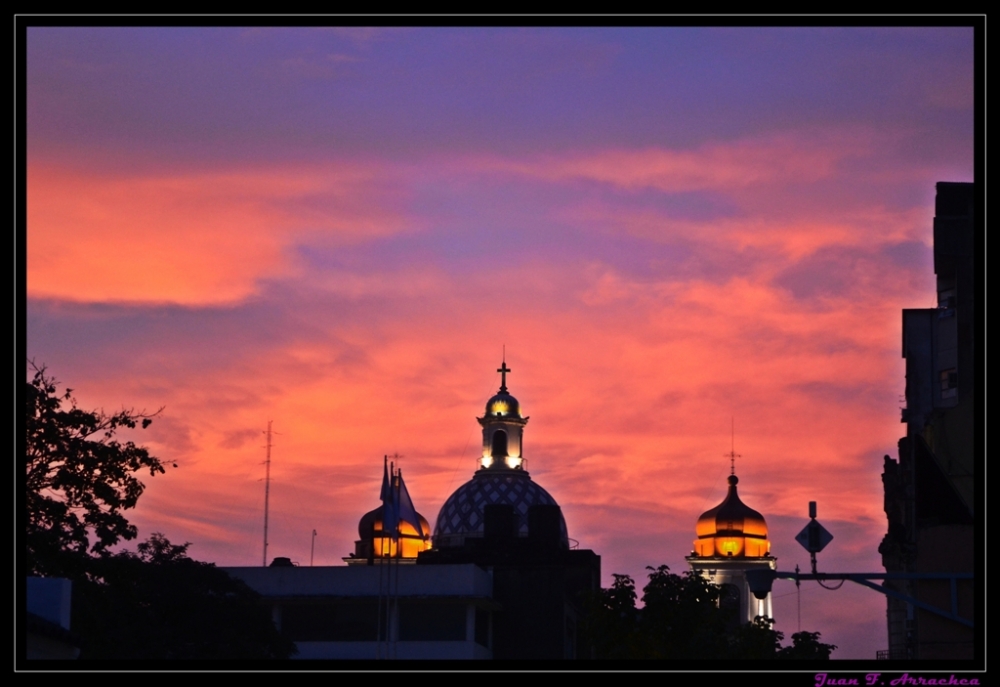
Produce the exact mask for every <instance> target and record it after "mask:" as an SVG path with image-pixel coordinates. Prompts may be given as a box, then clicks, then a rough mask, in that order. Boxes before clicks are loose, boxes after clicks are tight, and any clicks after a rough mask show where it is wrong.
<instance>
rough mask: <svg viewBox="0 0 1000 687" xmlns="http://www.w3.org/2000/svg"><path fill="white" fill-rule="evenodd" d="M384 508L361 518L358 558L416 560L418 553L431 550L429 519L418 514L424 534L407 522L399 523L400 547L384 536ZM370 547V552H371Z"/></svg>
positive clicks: (381, 507)
mask: <svg viewBox="0 0 1000 687" xmlns="http://www.w3.org/2000/svg"><path fill="white" fill-rule="evenodd" d="M383 512H384V507H383V506H379V507H378V508H376V509H375V510H370V511H368V512H367V513H365V514H364V515H363V516H361V520H360V521H359V522H358V537H359V540H358V542H357V544H356V546H357V548H356V551H355V555H354V556H355V557H356V558H367V557H368V556H369V555H371V556H372V557H374V558H416V557H417V553H419V552H420V551H426V550H427V549H429V548H431V537H430V532H431V526H430V523H428V522H427V518H425V517H424V516H422V515H421V514H420V513H417V517H418V518H419V519H420V527H421V529H422V530H423V534H421V533H420V532H417V530H416V528H414V527H413V525H411V524H410V523H408V522H406V521H405V520H400V521H399V545H398V546H397V543H396V542H395V541H393V539H392V538H391V537H390V536H388V535H383V533H382V532H383V530H382V514H383ZM369 547H370V550H369Z"/></svg>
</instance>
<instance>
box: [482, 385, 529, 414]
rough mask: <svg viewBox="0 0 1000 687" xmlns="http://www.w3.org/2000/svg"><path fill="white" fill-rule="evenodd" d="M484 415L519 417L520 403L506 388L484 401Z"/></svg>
mask: <svg viewBox="0 0 1000 687" xmlns="http://www.w3.org/2000/svg"><path fill="white" fill-rule="evenodd" d="M486 415H487V416H490V417H521V404H520V403H518V402H517V399H516V398H514V397H513V396H511V395H510V394H509V393H507V390H506V389H503V390H501V391H500V392H498V393H497V394H495V395H494V396H493V397H492V398H490V400H488V401H487V402H486Z"/></svg>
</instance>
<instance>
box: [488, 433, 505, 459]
mask: <svg viewBox="0 0 1000 687" xmlns="http://www.w3.org/2000/svg"><path fill="white" fill-rule="evenodd" d="M490 455H492V456H493V457H494V458H506V457H507V432H505V431H503V430H502V429H498V430H497V431H495V432H493V450H492V451H491V452H490Z"/></svg>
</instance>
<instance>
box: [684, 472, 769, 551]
mask: <svg viewBox="0 0 1000 687" xmlns="http://www.w3.org/2000/svg"><path fill="white" fill-rule="evenodd" d="M738 482H739V478H738V477H736V475H730V476H729V493H728V494H726V498H725V499H724V500H723V501H722V503H720V504H719V505H718V506H716V507H715V508H713V509H711V510H709V511H706V512H705V513H703V514H702V516H701V517H700V518H698V523H697V525H695V533H696V534H697V535H698V538H697V539H695V541H694V555H695V556H702V557H726V558H728V557H739V558H761V557H765V556H769V555H770V550H771V544H770V542H768V540H767V524H766V523H765V522H764V516H763V515H761V514H760V513H758V512H757V511H755V510H754V509H753V508H750V507H749V506H747V505H746V504H745V503H743V502H742V501H740V497H739V495H738V494H737V493H736V484H737V483H738Z"/></svg>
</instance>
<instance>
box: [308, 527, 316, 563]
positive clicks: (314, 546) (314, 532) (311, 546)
mask: <svg viewBox="0 0 1000 687" xmlns="http://www.w3.org/2000/svg"><path fill="white" fill-rule="evenodd" d="M315 553H316V530H313V536H312V544H311V545H310V546H309V567H310V568H311V567H312V566H313V554H315Z"/></svg>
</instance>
